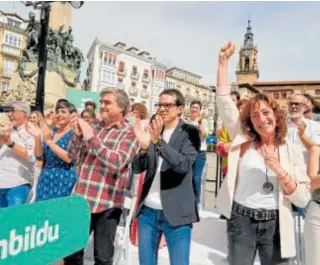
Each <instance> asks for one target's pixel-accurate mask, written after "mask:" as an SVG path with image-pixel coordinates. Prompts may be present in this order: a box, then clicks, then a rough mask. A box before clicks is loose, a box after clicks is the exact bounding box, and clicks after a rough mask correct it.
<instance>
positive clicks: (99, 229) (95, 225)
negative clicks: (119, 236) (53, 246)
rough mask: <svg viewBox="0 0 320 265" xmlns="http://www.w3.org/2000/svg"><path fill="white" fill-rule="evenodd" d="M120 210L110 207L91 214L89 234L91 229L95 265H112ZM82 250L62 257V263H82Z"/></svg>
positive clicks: (71, 264) (72, 264)
mask: <svg viewBox="0 0 320 265" xmlns="http://www.w3.org/2000/svg"><path fill="white" fill-rule="evenodd" d="M121 213H122V210H121V209H119V208H111V209H109V210H106V211H104V212H101V213H92V214H91V224H90V234H91V232H92V231H93V240H94V244H93V252H94V253H93V254H94V264H95V265H112V262H113V254H114V239H115V236H116V231H117V226H118V224H119V220H120V216H121ZM83 255H84V250H83V249H82V250H80V251H78V252H76V253H73V254H71V255H70V256H68V257H66V258H64V265H83Z"/></svg>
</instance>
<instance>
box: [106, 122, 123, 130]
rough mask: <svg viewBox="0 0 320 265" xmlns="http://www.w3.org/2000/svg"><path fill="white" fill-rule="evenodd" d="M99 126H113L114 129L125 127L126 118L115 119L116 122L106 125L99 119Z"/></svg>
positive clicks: (109, 127) (108, 127)
mask: <svg viewBox="0 0 320 265" xmlns="http://www.w3.org/2000/svg"><path fill="white" fill-rule="evenodd" d="M100 124H101V126H102V127H104V128H105V129H107V130H108V129H112V128H115V129H121V128H123V127H125V125H126V120H122V121H117V122H114V123H112V124H110V125H108V126H106V124H105V122H104V121H101V122H100Z"/></svg>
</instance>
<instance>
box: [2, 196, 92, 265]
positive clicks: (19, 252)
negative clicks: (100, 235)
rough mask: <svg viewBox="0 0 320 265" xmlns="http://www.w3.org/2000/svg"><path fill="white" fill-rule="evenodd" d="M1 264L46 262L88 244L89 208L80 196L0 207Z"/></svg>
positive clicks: (58, 258) (55, 259) (24, 264)
mask: <svg viewBox="0 0 320 265" xmlns="http://www.w3.org/2000/svg"><path fill="white" fill-rule="evenodd" d="M0 224H1V228H0V264H1V265H27V264H30V265H46V264H51V263H53V262H55V261H58V260H60V259H62V258H63V257H66V256H68V255H70V254H72V253H74V252H76V251H78V250H80V249H83V248H85V247H86V246H87V244H88V242H89V227H90V208H89V205H88V203H87V201H86V200H85V199H83V198H82V197H80V196H70V197H65V198H61V199H55V200H48V201H44V202H39V203H32V204H26V205H19V206H13V207H9V208H3V209H0Z"/></svg>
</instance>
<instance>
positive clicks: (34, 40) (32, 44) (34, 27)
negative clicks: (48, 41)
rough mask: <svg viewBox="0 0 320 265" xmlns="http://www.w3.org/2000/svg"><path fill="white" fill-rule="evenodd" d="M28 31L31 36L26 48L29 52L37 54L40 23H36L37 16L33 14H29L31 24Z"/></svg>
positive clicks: (29, 23)
mask: <svg viewBox="0 0 320 265" xmlns="http://www.w3.org/2000/svg"><path fill="white" fill-rule="evenodd" d="M26 31H27V32H28V35H29V38H28V42H27V47H26V48H27V50H29V51H32V52H36V51H37V50H38V49H39V47H38V40H39V35H40V23H39V22H37V21H36V15H35V13H33V12H29V22H28V25H27V29H26Z"/></svg>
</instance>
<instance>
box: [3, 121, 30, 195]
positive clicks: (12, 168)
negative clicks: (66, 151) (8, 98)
mask: <svg viewBox="0 0 320 265" xmlns="http://www.w3.org/2000/svg"><path fill="white" fill-rule="evenodd" d="M11 140H12V141H13V142H15V143H16V144H18V145H20V146H23V147H24V148H26V149H27V152H28V161H26V160H24V159H22V158H20V157H19V156H18V155H17V154H16V153H15V152H14V151H13V150H12V149H10V148H9V147H8V146H7V145H3V146H2V147H1V149H0V188H1V189H8V188H14V187H17V186H20V185H24V184H28V183H29V184H32V182H33V176H34V173H35V160H36V159H35V155H34V147H35V139H34V137H33V136H32V135H31V134H29V133H28V132H27V131H26V128H25V125H21V126H20V127H18V128H17V129H12V130H11Z"/></svg>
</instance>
